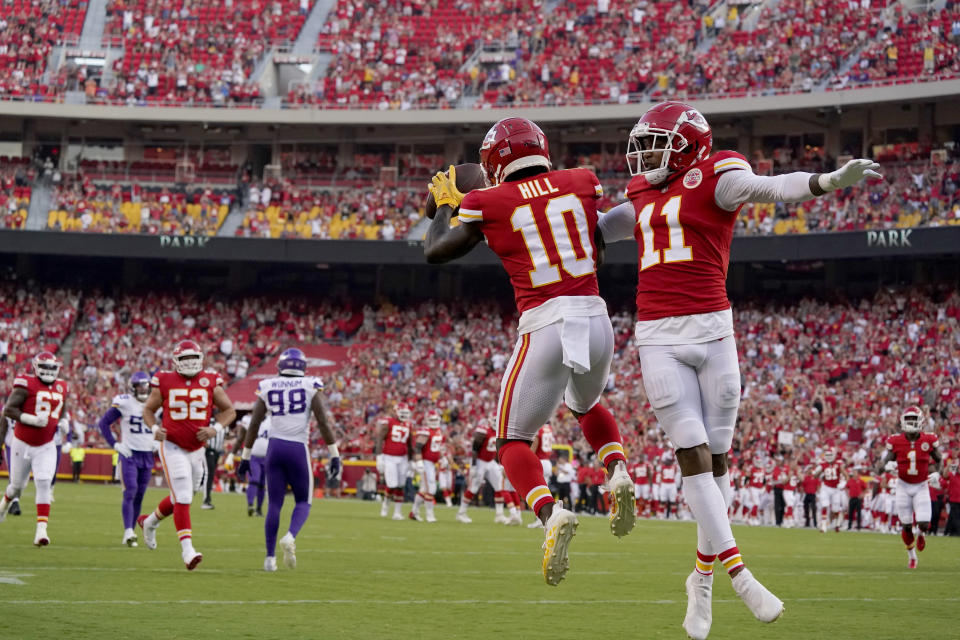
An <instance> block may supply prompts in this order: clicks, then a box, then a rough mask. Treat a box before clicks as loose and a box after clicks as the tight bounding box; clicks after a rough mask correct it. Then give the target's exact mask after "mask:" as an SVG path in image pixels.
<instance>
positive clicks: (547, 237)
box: [424, 118, 636, 585]
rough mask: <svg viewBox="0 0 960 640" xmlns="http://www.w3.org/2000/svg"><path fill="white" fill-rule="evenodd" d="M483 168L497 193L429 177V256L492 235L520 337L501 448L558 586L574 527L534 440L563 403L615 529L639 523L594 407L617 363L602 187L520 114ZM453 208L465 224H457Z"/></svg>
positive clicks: (617, 456) (445, 254) (500, 127)
mask: <svg viewBox="0 0 960 640" xmlns="http://www.w3.org/2000/svg"><path fill="white" fill-rule="evenodd" d="M480 166H481V167H482V168H483V172H484V175H485V176H486V180H487V182H488V183H489V185H490V187H489V188H486V189H477V190H474V191H471V192H470V193H468V194H466V196H464V195H463V194H461V193H460V192H459V191H458V190H457V182H456V172H455V170H454V168H453V167H451V168H450V171H449V172H448V173H443V172H440V173H438V174H437V175H436V176H434V178H433V183H432V184H431V185H430V191H431V193H432V194H433V197H434V200H435V201H436V203H437V214H436V215H435V216H434V219H433V221H432V223H431V224H430V227H429V228H428V230H427V235H426V239H425V241H424V254H425V256H426V258H427V261H428V262H430V263H432V264H436V263H442V262H448V261H450V260H453V259H455V258H458V257H460V256H463V255H465V254H466V253H467V252H469V251H470V250H471V249H473V248H474V247H475V246H476V245H477V244H479V242H480V241H481V240H483V239H486V241H487V244H488V245H489V247H490V248H491V249H492V250H493V252H494V253H496V254H497V256H499V257H500V259H501V261H502V263H503V266H504V269H506V271H507V273H508V275H509V277H510V281H511V283H512V284H513V288H514V294H515V298H516V303H517V308H518V310H519V311H520V313H521V315H520V323H519V326H518V332H519V334H520V336H519V339H518V340H517V343H516V346H515V348H514V351H513V356H512V357H511V359H510V362H509V364H508V366H507V369H506V371H505V373H504V376H503V380H502V382H501V385H500V401H499V405H498V410H497V443H498V445H497V449H498V456H499V460H500V462H501V464H503V467H504V469H505V470H506V472H507V476H508V477H509V478H510V482H511V483H512V484H513V486H514V487H516V489H517V491H519V492H520V494H521V495H523V496H524V497H525V498H526V500H527V504H528V505H530V508H531V509H532V510H533V511H534V513H536V514H537V517H538V518H539V519H540V521H541V522H542V523H543V525H544V529H545V540H544V547H543V548H544V554H543V562H542V567H543V575H544V578H545V580H546V581H547V583H548V584H551V585H556V584H559V582H560V580H562V579H563V577H564V576H565V575H566V572H567V568H568V565H569V562H568V559H567V548H568V547H569V545H570V542H571V540H572V538H573V536H574V534H575V532H576V528H577V525H578V524H579V523H578V521H577V517H576V516H575V515H574V514H573V513H572V512H570V511H568V510H566V509H563V508H562V507H559V506H557V507H556V508H555V506H554V505H555V501H554V499H553V496H552V495H551V493H550V489H549V488H548V487H547V484H546V480H545V479H544V477H543V469H542V466H541V464H540V461H539V460H538V459H537V456H536V454H535V453H534V452H533V451H532V450H531V449H530V443H531V442H532V441H533V439H534V436H535V435H536V433H537V430H538V429H540V427H541V426H543V424H544V423H546V421H547V419H548V418H549V417H550V416H551V415H552V414H553V412H554V411H555V409H556V407H557V405H559V404H560V401H561V400H563V401H564V403H565V404H566V405H567V407H568V408H569V409H570V411H571V412H572V413H573V414H574V416H576V418H577V420H578V421H579V423H580V428H581V429H582V430H583V435H584V438H585V439H586V440H587V442H588V443H589V444H590V446H591V447H592V448H593V450H594V451H595V452H597V455H598V457H599V459H600V461H601V463H602V464H603V465H604V466H605V467H606V469H607V472H608V489H609V491H610V493H611V495H612V497H613V503H614V504H613V508H612V509H611V514H610V528H611V531H612V533H613V534H614V535H616V536H618V537H619V536H624V535H626V534H627V533H629V532H630V531H631V530H632V529H633V526H634V524H635V523H636V510H635V505H634V497H633V480H631V478H630V475H629V473H627V464H626V458H625V457H624V452H623V443H622V442H623V441H622V439H621V437H620V430H619V428H618V427H617V423H616V420H614V418H613V415H612V414H611V413H610V412H609V411H608V410H607V409H606V408H605V407H604V406H603V405H601V404H600V402H599V401H600V396H601V394H602V393H603V389H604V387H605V386H606V382H607V377H608V375H609V372H610V363H611V361H612V359H613V327H612V326H611V324H610V317H609V315H608V314H607V305H606V303H604V301H603V299H602V298H601V297H600V295H599V291H598V286H597V275H596V269H597V259H598V244H597V239H596V238H597V235H596V224H597V201H598V200H599V199H600V198H601V197H602V196H603V187H601V186H600V182H599V181H598V180H597V177H596V176H595V175H594V174H593V173H592V172H591V171H589V170H587V169H562V170H557V171H554V170H552V163H551V160H550V152H549V149H548V146H547V140H546V137H545V136H544V134H543V131H541V130H540V127H538V126H537V125H536V124H534V123H533V122H531V121H530V120H527V119H525V118H505V119H503V120H500V121H499V122H497V123H496V124H494V125H493V127H491V128H490V130H489V131H488V132H487V135H486V136H485V137H484V139H483V143H482V145H481V146H480ZM457 208H459V214H458V217H459V220H460V222H461V224H460V225H458V226H456V227H451V226H450V219H451V217H452V216H453V215H454V212H455V210H457Z"/></svg>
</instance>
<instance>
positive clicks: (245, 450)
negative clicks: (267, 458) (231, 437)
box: [240, 447, 250, 460]
mask: <svg viewBox="0 0 960 640" xmlns="http://www.w3.org/2000/svg"><path fill="white" fill-rule="evenodd" d="M240 459H241V460H249V459H250V447H244V448H243V453H241V454H240Z"/></svg>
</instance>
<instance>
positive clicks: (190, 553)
mask: <svg viewBox="0 0 960 640" xmlns="http://www.w3.org/2000/svg"><path fill="white" fill-rule="evenodd" d="M172 359H173V369H174V370H173V371H158V372H157V373H156V374H154V376H153V378H151V379H150V387H151V388H150V395H149V396H148V397H147V401H146V403H145V404H144V405H143V423H144V424H145V425H146V426H147V428H148V429H150V430H151V431H152V432H153V437H154V438H155V439H156V440H158V441H159V442H160V447H159V449H158V452H159V453H160V464H161V466H162V467H163V475H164V477H166V479H167V485H168V486H169V487H170V495H168V496H166V497H165V498H164V499H163V500H161V501H160V504H158V505H157V508H156V509H154V510H153V512H152V513H150V514H149V515H142V516H140V517H139V518H137V524H139V525H140V528H141V529H142V530H143V542H144V544H145V545H146V546H147V548H148V549H156V548H157V527H158V526H160V521H161V520H163V519H164V518H166V517H167V516H169V515H170V514H173V524H174V526H176V528H177V536H178V537H179V538H180V557H181V558H182V559H183V564H184V565H185V566H186V567H187V570H188V571H193V570H194V569H196V567H197V565H198V564H200V562H201V560H203V555H202V554H201V553H200V552H199V551H197V550H196V549H195V548H194V547H193V531H192V530H191V528H190V504H191V503H192V502H193V494H194V492H195V491H199V490H200V488H201V487H202V486H203V482H204V477H205V474H206V473H207V468H206V463H205V461H204V452H203V443H204V442H206V441H207V440H210V439H211V438H214V437H216V436H217V435H220V434H222V433H223V432H224V430H225V429H227V428H228V427H229V426H230V423H232V422H233V420H234V418H236V417H237V412H236V411H235V410H234V408H233V403H231V402H230V398H229V397H227V394H226V392H225V391H224V390H223V378H221V377H220V374H218V373H216V372H214V371H209V370H206V371H205V370H204V368H203V351H201V349H200V345H198V344H197V343H196V342H194V341H193V340H182V341H181V342H179V343H177V345H176V347H174V349H173V358H172ZM161 407H163V417H162V422H161V423H158V422H157V415H156V411H157V409H160V408H161ZM214 408H216V409H217V415H216V421H214V422H211V418H212V417H213V410H214ZM209 472H210V473H213V470H212V469H211V470H210V471H209Z"/></svg>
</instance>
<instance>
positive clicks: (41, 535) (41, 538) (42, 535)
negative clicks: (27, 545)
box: [33, 522, 50, 547]
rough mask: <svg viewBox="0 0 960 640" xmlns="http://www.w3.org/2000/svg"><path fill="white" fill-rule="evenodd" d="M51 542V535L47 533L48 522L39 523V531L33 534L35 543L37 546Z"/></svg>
mask: <svg viewBox="0 0 960 640" xmlns="http://www.w3.org/2000/svg"><path fill="white" fill-rule="evenodd" d="M48 544H50V536H48V535H47V523H46V522H38V523H37V533H36V535H34V536H33V545H34V546H35V547H45V546H47V545H48Z"/></svg>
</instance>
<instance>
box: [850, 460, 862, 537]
mask: <svg viewBox="0 0 960 640" xmlns="http://www.w3.org/2000/svg"><path fill="white" fill-rule="evenodd" d="M864 489H866V485H865V484H864V482H863V479H862V478H861V477H860V470H859V469H854V470H853V473H851V474H850V477H849V478H847V495H849V496H850V505H849V508H848V509H847V531H850V527H852V526H853V518H854V516H856V518H857V531H860V517H861V511H862V509H863V491H864Z"/></svg>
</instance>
